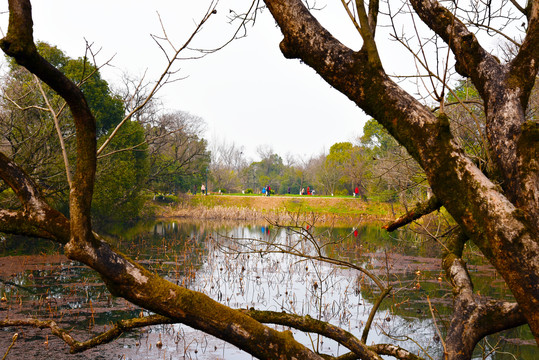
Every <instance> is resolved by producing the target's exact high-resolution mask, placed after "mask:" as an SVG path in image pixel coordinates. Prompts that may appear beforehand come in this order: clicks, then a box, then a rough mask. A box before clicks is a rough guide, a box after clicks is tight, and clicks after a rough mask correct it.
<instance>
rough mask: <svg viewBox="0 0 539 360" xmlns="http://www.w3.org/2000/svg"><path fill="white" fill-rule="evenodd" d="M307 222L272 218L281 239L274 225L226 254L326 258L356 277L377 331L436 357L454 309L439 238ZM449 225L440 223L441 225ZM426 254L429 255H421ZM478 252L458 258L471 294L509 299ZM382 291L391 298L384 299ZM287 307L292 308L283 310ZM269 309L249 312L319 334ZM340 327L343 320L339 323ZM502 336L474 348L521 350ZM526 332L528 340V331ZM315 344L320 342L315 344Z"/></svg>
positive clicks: (314, 327)
mask: <svg viewBox="0 0 539 360" xmlns="http://www.w3.org/2000/svg"><path fill="white" fill-rule="evenodd" d="M441 221H442V222H443V221H445V220H441ZM313 225H314V224H313V222H310V221H308V220H305V218H304V219H303V220H302V221H300V222H296V223H295V225H293V226H290V225H287V226H282V225H279V224H276V223H274V224H273V226H274V227H276V228H282V229H283V231H286V234H287V235H286V237H285V239H284V240H281V241H280V240H279V239H278V238H279V236H278V235H277V231H275V233H276V235H274V236H265V237H257V238H249V239H245V238H238V237H232V238H228V239H227V240H226V245H225V248H226V249H227V251H229V252H230V253H231V254H232V253H235V254H243V255H244V254H249V253H250V254H266V255H267V254H287V255H292V256H295V257H297V258H298V260H297V261H298V262H311V263H312V262H313V261H314V262H324V263H329V264H331V265H332V266H336V267H337V268H342V267H346V268H348V269H350V270H351V271H350V275H349V276H350V277H353V278H356V279H357V281H356V291H357V292H360V293H361V296H362V298H363V299H365V300H366V301H368V303H370V304H374V306H372V307H371V308H370V311H371V315H372V318H373V319H375V320H374V324H375V325H374V326H375V327H376V330H377V331H378V332H380V333H382V334H384V335H385V336H386V339H389V340H391V341H392V342H394V343H395V342H397V343H398V342H402V343H403V345H402V346H404V347H406V348H407V349H408V350H410V351H411V352H413V353H415V354H418V353H423V354H424V355H425V356H426V357H429V356H433V357H442V354H443V345H444V344H443V338H444V337H446V336H447V329H448V328H449V326H450V322H451V319H452V316H453V311H454V308H453V302H452V292H453V291H454V288H453V287H452V286H451V282H449V281H448V280H447V279H448V278H446V277H445V276H444V270H443V269H442V268H441V267H440V260H439V258H440V256H442V254H444V253H445V252H444V251H443V250H444V246H443V244H440V243H439V242H436V241H432V240H429V237H427V236H424V234H423V236H422V235H421V234H418V231H417V230H416V231H401V233H400V234H394V235H388V234H387V233H386V232H383V231H380V226H376V225H375V226H367V225H363V226H359V227H358V228H352V229H350V228H327V227H326V228H321V227H315V226H313ZM447 229H448V228H447V227H445V230H446V231H447ZM431 235H432V234H431ZM231 244H233V245H231ZM405 254H406V255H405ZM408 254H410V255H408ZM425 255H427V256H430V258H426V257H424V256H425ZM477 255H478V254H476V253H475V251H474V249H466V251H465V256H464V257H465V258H467V259H469V260H470V261H471V262H472V263H473V264H476V265H475V266H471V267H470V272H471V273H472V277H471V278H473V279H474V281H476V282H477V285H478V286H477V288H476V290H477V294H478V295H479V294H481V296H484V297H485V298H488V299H501V301H502V302H503V301H505V300H509V301H511V300H512V297H511V296H510V293H509V292H508V291H507V289H506V286H505V285H504V284H503V283H502V282H500V283H499V284H498V285H499V286H492V285H493V279H492V276H494V275H495V271H494V270H493V269H492V267H486V266H483V265H482V260H481V256H477ZM311 266H312V265H311ZM324 279H325V280H327V279H329V277H324ZM449 279H451V277H449ZM325 285H326V287H327V285H328V282H327V281H322V277H321V276H319V277H318V280H317V281H316V282H315V286H316V287H318V289H320V290H322V289H324V288H325ZM482 290H483V292H482ZM388 294H390V295H391V296H389V297H386V296H387V295H388ZM313 297H314V298H316V299H317V301H320V303H319V306H320V307H319V308H318V310H320V311H321V309H322V308H323V307H324V306H323V305H321V297H322V294H320V296H318V295H317V294H316V293H314V292H313ZM384 299H385V300H384ZM492 301H494V300H492ZM326 306H327V305H326ZM287 310H288V309H287ZM292 310H294V309H292ZM289 312H292V313H297V312H295V311H287V313H289ZM270 313H271V312H263V314H262V313H258V312H255V314H256V315H254V316H260V318H261V319H262V321H268V322H272V323H277V324H282V325H288V326H291V327H293V328H296V329H302V330H304V331H312V332H314V333H316V334H318V335H319V334H320V333H321V332H320V330H319V329H318V326H320V324H310V325H305V324H303V325H302V326H299V327H298V325H297V322H298V321H299V320H298V319H297V318H294V317H293V316H290V315H289V314H288V315H286V316H284V315H283V317H284V318H285V319H282V318H281V315H279V314H273V313H271V314H270ZM321 314H322V313H321V312H320V313H318V315H317V316H313V315H312V314H310V315H311V316H313V317H314V318H316V320H320V321H322V320H323V321H324V322H331V318H327V317H326V318H324V317H323V316H321ZM301 316H303V317H305V316H309V314H308V315H306V314H302V315H301ZM340 325H342V324H341V323H339V326H340ZM366 329H367V330H366V332H365V333H364V334H362V337H361V340H360V341H362V342H364V343H365V342H366V340H367V336H368V331H369V330H368V329H369V326H367V327H366ZM365 334H367V335H365ZM506 334H508V333H506ZM318 335H317V336H318ZM503 336H505V335H502V336H500V335H496V336H490V337H488V338H486V340H485V341H484V343H483V344H482V345H481V346H479V347H478V349H480V348H482V349H483V351H486V349H489V350H490V352H491V355H492V354H498V355H495V356H503V354H502V353H503V351H502V350H501V349H502V345H501V344H502V343H503V347H505V348H510V349H511V351H513V352H516V353H519V352H520V349H519V348H518V347H516V348H515V347H511V346H510V345H509V344H508V343H507V342H504V341H503ZM524 337H527V338H531V334H530V333H529V331H528V332H527V333H526V335H524ZM357 339H359V337H358V338H357ZM315 344H316V346H318V342H316V343H315ZM404 344H405V345H404ZM381 347H382V346H380V348H381ZM316 349H318V347H316ZM524 351H526V350H524ZM479 352H480V351H479V350H476V356H480V355H479ZM496 358H497V357H496Z"/></svg>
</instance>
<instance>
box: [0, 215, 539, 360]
mask: <svg viewBox="0 0 539 360" xmlns="http://www.w3.org/2000/svg"><path fill="white" fill-rule="evenodd" d="M108 234H109V235H108V239H109V241H110V242H111V243H112V244H113V245H114V246H116V247H117V248H119V250H120V251H122V252H123V253H125V254H127V255H128V256H130V257H132V258H133V259H135V260H137V261H138V262H140V263H141V264H143V265H144V266H147V267H149V268H151V269H153V270H154V271H157V272H158V273H159V274H160V275H162V276H164V277H165V278H167V279H168V280H170V281H172V282H174V283H177V284H179V285H182V286H185V287H188V288H190V289H193V290H197V291H201V292H204V293H206V294H208V295H209V296H210V297H212V298H213V299H215V300H217V301H219V302H222V303H224V304H226V305H228V306H231V307H233V308H244V309H245V308H251V307H253V308H256V309H260V310H272V311H279V312H282V311H284V312H288V313H296V314H299V315H310V316H311V317H313V318H316V319H321V320H324V321H328V322H330V323H332V324H334V325H337V326H339V327H342V328H343V329H345V330H347V331H349V332H351V333H353V334H355V335H356V336H358V337H361V332H362V331H363V328H364V325H365V323H366V321H367V318H368V316H369V313H370V311H371V309H372V307H373V305H372V304H373V303H375V301H376V300H377V298H378V297H379V294H380V290H379V289H378V288H377V287H376V285H375V283H374V282H373V281H372V280H371V279H370V278H369V277H368V276H366V275H365V274H364V273H362V272H359V271H358V270H355V269H353V267H354V266H356V267H358V266H359V267H362V268H364V269H366V270H367V271H368V272H370V273H372V274H373V275H374V276H376V277H377V278H378V279H380V281H382V282H383V283H384V284H390V285H391V286H392V287H393V292H392V294H391V295H390V296H389V297H388V298H386V299H385V300H384V301H383V302H382V305H381V307H380V308H379V310H378V312H377V315H376V317H375V319H374V322H373V325H372V328H371V330H370V332H369V337H368V341H367V343H368V344H371V343H373V342H374V343H389V342H390V343H396V344H398V345H400V346H402V347H404V348H406V349H409V350H412V351H413V352H415V353H417V354H419V355H420V356H423V357H425V358H428V356H427V355H426V353H428V354H429V355H430V356H432V358H441V354H442V344H441V342H440V340H439V337H438V331H439V332H440V333H442V334H443V333H444V332H445V328H446V326H447V324H448V322H449V314H450V312H451V290H450V287H449V286H448V284H447V283H446V280H445V278H444V276H443V273H442V272H441V270H440V260H439V258H438V257H437V254H438V253H439V251H440V249H439V248H438V245H437V244H436V243H434V242H433V241H428V240H425V239H422V238H421V237H420V236H418V235H416V234H413V233H410V232H404V231H402V232H399V233H396V234H393V235H389V234H387V233H386V232H385V231H382V230H380V225H378V224H364V225H361V226H358V227H357V228H352V227H340V228H328V227H315V228H311V229H308V232H305V231H302V232H298V229H295V228H279V227H275V226H271V225H267V224H263V225H262V224H258V225H249V224H224V223H212V222H198V223H188V222H180V221H166V222H164V221H162V222H154V223H142V224H137V225H136V226H131V227H129V228H125V227H122V228H117V229H109V230H108ZM311 236H312V241H310V239H311ZM0 251H1V253H2V257H1V258H0V281H1V282H0V294H1V295H2V301H0V317H2V318H4V317H10V318H18V317H28V316H32V317H36V318H40V319H52V320H55V321H56V322H58V323H59V324H61V325H62V326H63V327H64V328H68V329H71V331H72V333H73V334H75V335H76V337H77V339H78V340H85V339H87V338H88V337H89V336H91V335H93V334H97V333H99V332H100V331H103V330H104V329H106V328H107V327H110V324H111V323H113V322H114V321H117V320H118V319H123V318H129V317H136V316H140V315H142V314H147V312H146V311H143V310H141V309H139V308H137V307H135V306H133V305H131V304H129V303H127V302H126V301H124V300H123V299H118V298H114V297H112V296H111V295H110V294H109V293H108V291H107V290H106V288H105V287H104V285H103V283H102V281H101V280H100V278H99V277H98V276H97V275H96V274H95V273H94V272H93V271H90V270H89V269H88V268H86V267H84V266H81V265H80V264H79V263H76V262H72V261H70V260H68V259H66V258H65V257H63V256H62V255H61V249H59V248H58V247H56V246H55V245H54V244H51V243H50V242H44V241H37V240H31V241H30V240H28V239H24V240H22V239H19V238H5V239H3V241H2V242H1V248H0ZM296 252H298V253H301V254H303V255H304V256H303V257H301V256H297V254H294V253H296ZM317 252H318V253H319V254H321V255H323V256H325V257H331V258H335V259H338V260H340V261H343V262H349V263H350V264H351V267H350V266H345V265H344V264H342V263H341V264H339V265H334V264H329V263H325V262H320V261H317V260H314V259H312V258H308V256H312V255H316V253H317ZM466 257H467V259H468V262H469V271H470V273H471V275H472V277H473V279H474V283H475V291H477V292H479V293H481V294H483V295H488V296H492V297H496V298H508V299H510V294H509V292H508V290H507V289H506V288H505V286H504V284H503V281H501V280H500V279H499V278H498V277H497V276H496V273H495V271H494V270H493V269H492V268H491V267H490V266H488V264H486V263H485V262H484V261H483V259H482V258H481V257H480V256H478V255H477V254H476V251H474V249H468V251H467V255H466ZM427 299H428V300H427ZM429 303H430V304H429ZM433 316H434V318H435V319H436V322H434V321H433ZM436 327H437V328H436ZM276 328H277V329H279V330H284V328H283V327H279V326H278V327H276ZM16 331H19V332H20V331H22V334H23V337H22V340H18V341H17V342H16V345H15V346H14V347H13V349H12V350H11V352H10V356H17V354H20V355H25V356H27V357H28V356H29V355H30V354H34V355H35V356H36V357H43V356H44V354H45V353H49V352H50V353H51V354H54V355H53V356H54V357H55V358H57V359H61V358H63V356H65V358H67V359H71V358H81V359H86V358H88V359H90V358H93V359H98V358H99V359H101V358H102V359H111V358H117V359H133V360H135V359H235V360H236V359H237V360H241V359H251V358H252V357H251V356H250V355H248V354H246V353H243V352H241V351H240V350H238V349H236V348H235V347H233V346H231V345H228V344H226V343H224V342H223V341H221V340H218V339H215V338H213V337H211V336H209V335H206V334H203V333H200V332H198V331H195V330H193V329H191V328H189V327H187V326H184V325H180V324H175V325H160V326H153V327H149V328H146V329H143V330H138V331H133V332H131V333H129V334H125V335H124V336H122V337H121V338H120V339H118V340H117V341H115V342H113V343H111V344H108V345H104V346H101V347H99V348H97V349H95V350H92V351H90V352H86V353H84V354H82V355H76V356H75V355H66V354H67V349H66V348H65V347H62V345H61V344H59V341H58V340H56V339H55V338H54V337H53V336H50V335H47V334H49V332H48V330H43V331H39V330H36V331H31V330H27V329H13V328H11V329H2V334H0V338H2V339H3V340H1V341H0V355H2V354H1V353H2V350H3V349H7V347H8V346H9V344H10V343H11V335H13V333H14V332H16ZM294 337H295V338H296V339H298V341H300V342H302V343H304V344H307V345H309V346H310V347H312V348H313V349H315V350H317V351H320V352H323V353H327V354H332V355H342V354H344V353H345V352H346V350H345V349H343V348H342V347H340V346H339V345H338V344H336V343H334V342H333V341H330V340H328V339H323V338H320V337H318V336H316V335H312V334H304V333H301V332H294ZM158 343H159V345H160V344H162V346H157V344H158ZM53 344H54V346H53ZM58 349H59V350H58ZM4 351H5V350H4ZM32 351H33V352H32ZM55 351H56V352H55ZM476 358H477V359H483V358H486V359H515V358H516V359H530V360H531V359H536V358H537V347H536V346H535V342H534V341H533V337H532V336H531V333H530V331H529V329H528V328H527V327H521V328H518V329H514V330H511V331H508V332H504V333H502V334H497V335H494V336H490V337H488V338H486V339H485V340H484V341H482V342H481V344H480V346H478V349H477V351H476Z"/></svg>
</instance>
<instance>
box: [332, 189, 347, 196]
mask: <svg viewBox="0 0 539 360" xmlns="http://www.w3.org/2000/svg"><path fill="white" fill-rule="evenodd" d="M334 195H335V196H346V195H349V194H348V190H346V189H342V190H336V191H335V193H334Z"/></svg>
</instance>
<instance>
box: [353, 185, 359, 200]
mask: <svg viewBox="0 0 539 360" xmlns="http://www.w3.org/2000/svg"><path fill="white" fill-rule="evenodd" d="M358 195H359V187H357V186H356V188H355V189H354V197H357V196H358Z"/></svg>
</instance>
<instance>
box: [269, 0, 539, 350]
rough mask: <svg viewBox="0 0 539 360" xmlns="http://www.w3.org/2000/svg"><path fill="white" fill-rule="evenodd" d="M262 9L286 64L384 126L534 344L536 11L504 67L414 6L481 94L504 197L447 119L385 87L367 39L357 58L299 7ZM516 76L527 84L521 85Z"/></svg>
mask: <svg viewBox="0 0 539 360" xmlns="http://www.w3.org/2000/svg"><path fill="white" fill-rule="evenodd" d="M265 3H266V5H267V6H268V8H269V10H270V12H271V13H272V15H273V17H274V18H275V20H276V21H277V23H278V25H279V27H280V28H281V31H282V32H283V35H284V39H283V41H282V42H281V44H280V48H281V51H282V52H283V54H284V55H285V57H287V58H299V59H301V60H302V61H303V62H305V63H306V64H307V65H309V66H310V67H312V68H313V69H314V70H316V71H317V72H318V74H320V75H321V76H322V77H323V78H324V79H325V80H326V81H327V82H328V83H329V84H331V85H332V86H333V87H335V88H336V89H338V90H339V91H340V92H342V93H343V94H345V95H346V96H348V97H349V98H350V100H352V101H354V102H355V103H356V104H357V105H358V106H359V107H361V108H362V109H363V110H364V111H366V112H367V113H368V114H369V115H371V116H373V117H374V118H375V119H376V120H378V121H379V122H380V123H382V125H384V127H385V128H386V129H387V130H388V131H389V132H390V133H391V135H393V136H394V137H395V138H396V139H397V140H398V141H399V143H400V144H402V145H403V146H404V147H406V149H407V150H408V152H409V153H410V154H411V155H412V156H413V157H414V158H415V159H416V160H417V161H418V163H419V164H420V165H421V166H422V167H423V169H424V170H425V173H426V174H427V177H428V181H429V183H430V185H431V187H432V189H433V191H434V193H435V195H436V197H437V199H439V201H440V202H441V203H442V204H443V206H445V207H446V208H447V210H448V211H449V212H450V213H451V215H452V216H453V217H454V218H455V220H456V221H457V222H458V223H459V225H460V226H461V227H462V229H464V231H465V232H466V233H467V235H468V236H469V237H470V238H471V239H472V240H473V241H474V242H476V243H477V244H478V245H479V247H480V248H481V250H482V251H483V253H484V254H485V255H486V256H487V257H488V259H489V261H490V262H491V263H492V264H493V265H494V266H495V267H496V269H497V270H498V271H499V273H500V274H501V275H502V276H503V277H504V279H505V280H506V282H507V284H508V286H509V287H510V289H511V291H512V292H513V294H514V295H515V298H516V299H517V301H518V303H519V305H520V306H521V308H522V312H523V313H524V314H525V316H526V319H527V321H528V323H529V325H530V327H531V329H532V332H533V333H534V335H535V338H536V340H537V342H538V344H539V244H538V233H539V230H538V223H539V220H538V216H537V212H538V210H537V209H538V205H539V203H538V196H537V194H538V191H539V190H538V189H539V183H538V182H537V178H538V168H539V167H538V166H537V153H538V152H537V143H538V138H539V137H538V135H537V134H538V133H539V131H538V125H537V122H536V121H527V122H526V121H525V120H524V113H525V111H524V109H525V106H526V102H527V99H528V98H529V92H530V90H531V86H530V85H529V83H530V82H532V83H533V81H534V79H535V76H536V74H537V67H538V63H539V54H538V50H537V49H539V40H538V35H537V34H538V33H539V31H536V29H537V26H538V24H537V23H538V21H539V19H538V15H537V12H538V10H537V8H538V7H539V5H538V4H537V3H538V2H534V5H533V6H532V9H533V10H532V11H531V13H532V14H533V15H532V16H530V25H529V31H528V34H529V36H527V37H526V40H525V41H524V44H525V46H523V47H522V49H521V51H520V53H519V55H518V56H517V60H518V61H516V60H515V61H514V62H513V63H511V64H508V65H505V66H504V65H500V64H499V63H498V62H497V61H496V60H495V59H494V57H492V56H491V55H490V54H488V53H487V52H486V51H484V50H483V49H482V48H481V47H480V45H479V44H478V42H477V40H476V39H475V37H474V36H473V34H471V33H470V32H468V31H467V29H466V28H465V26H464V25H463V24H462V23H461V22H460V21H459V20H458V19H456V18H454V16H453V15H452V14H451V13H450V12H449V11H447V10H445V9H444V8H443V7H441V6H439V4H438V3H437V2H435V1H430V0H424V1H422V0H414V1H412V3H413V6H414V8H415V10H416V12H417V13H418V14H419V16H420V17H421V18H422V19H423V21H424V22H425V23H426V24H427V25H429V26H430V27H431V28H432V29H433V30H434V31H435V32H437V33H438V34H439V35H440V36H441V37H442V38H443V39H446V41H447V42H448V43H450V46H451V48H452V50H453V52H454V53H455V54H456V57H457V61H458V63H459V68H460V69H466V72H467V74H468V75H469V76H471V78H472V80H473V82H474V84H475V85H476V87H477V88H478V89H480V92H481V94H482V96H483V99H484V101H485V103H486V105H487V128H488V133H489V140H490V142H491V143H492V145H493V150H494V152H496V158H497V160H498V164H499V167H500V169H501V170H502V171H501V175H502V180H503V185H504V188H503V189H502V188H500V187H499V186H497V185H495V184H494V183H493V182H492V181H491V180H490V179H489V178H487V177H486V176H485V175H484V174H483V173H482V172H481V171H480V170H479V169H478V168H477V167H476V166H475V165H474V164H473V163H472V161H471V160H470V159H469V158H467V157H466V155H465V153H464V151H463V149H462V148H460V147H459V145H458V144H457V143H456V142H455V141H453V138H452V135H451V133H450V129H449V121H448V119H447V118H446V117H445V115H443V114H442V115H440V116H438V117H436V116H435V115H433V114H432V113H431V112H430V111H429V110H428V109H427V108H426V107H424V106H422V105H421V104H420V103H419V102H418V101H417V100H415V99H414V98H413V97H411V96H410V95H408V94H407V93H405V92H404V91H403V90H402V89H400V88H399V87H398V86H397V85H396V84H395V83H394V82H393V81H391V80H390V79H389V78H388V77H387V75H386V74H385V73H384V70H383V69H382V67H381V65H380V63H379V62H378V61H377V59H376V58H373V55H372V53H373V47H374V48H375V45H374V44H372V43H369V37H368V36H364V37H363V38H364V41H365V45H364V47H363V48H362V49H361V50H360V51H358V52H354V51H352V50H350V49H348V48H347V47H345V46H344V45H343V44H341V43H340V42H338V41H337V40H336V39H335V38H334V37H333V36H332V35H331V34H330V33H329V32H328V31H327V30H326V29H324V28H323V27H322V26H321V25H320V24H319V23H318V21H317V20H316V19H315V18H314V17H313V16H312V15H311V14H310V12H309V11H308V10H307V9H306V8H305V6H304V5H303V3H302V1H301V0H288V1H274V0H265ZM449 39H451V41H449ZM531 44H533V46H532V45H531ZM524 59H527V61H526V60H524ZM519 66H520V69H518V67H519ZM523 73H524V74H527V76H526V78H521V77H519V74H523ZM524 144H527V145H528V147H527V148H526V147H525V146H524ZM524 159H526V161H527V162H525V161H524Z"/></svg>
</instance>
